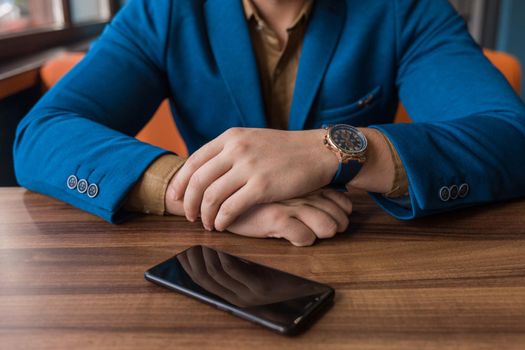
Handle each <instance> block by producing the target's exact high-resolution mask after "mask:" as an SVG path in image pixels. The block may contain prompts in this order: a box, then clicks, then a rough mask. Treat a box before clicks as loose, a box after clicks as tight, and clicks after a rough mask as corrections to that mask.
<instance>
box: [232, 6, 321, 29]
mask: <svg viewBox="0 0 525 350" xmlns="http://www.w3.org/2000/svg"><path fill="white" fill-rule="evenodd" d="M242 4H243V8H244V15H245V17H246V19H247V20H251V19H252V18H254V19H255V21H256V22H257V23H258V24H262V25H266V22H265V21H264V20H263V18H262V17H261V16H260V14H259V11H258V10H257V8H256V7H255V5H254V3H253V2H252V0H242ZM312 8H313V0H306V1H305V3H304V5H303V8H302V9H301V12H299V15H298V16H297V18H296V19H295V20H294V21H293V23H292V25H291V26H290V27H289V28H288V30H291V29H293V28H295V27H296V26H297V25H298V24H299V23H300V22H301V21H302V20H303V19H304V20H308V16H310V13H311V12H312Z"/></svg>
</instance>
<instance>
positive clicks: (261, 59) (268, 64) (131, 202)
mask: <svg viewBox="0 0 525 350" xmlns="http://www.w3.org/2000/svg"><path fill="white" fill-rule="evenodd" d="M242 3H243V7H244V13H245V15H246V20H247V21H248V28H249V31H250V37H251V40H252V46H253V49H254V52H255V57H256V59H257V64H258V69H259V76H260V80H261V85H262V89H261V90H262V93H263V98H264V106H265V112H266V116H267V118H268V125H269V126H270V127H271V128H273V129H287V128H288V116H289V114H290V107H291V104H292V99H293V92H294V89H295V82H296V77H297V70H298V67H299V58H300V56H301V49H302V43H303V38H304V34H305V31H306V27H307V22H308V17H309V15H310V12H311V11H312V6H313V0H306V1H305V4H304V6H303V8H302V9H301V12H300V13H299V16H298V17H297V18H296V20H295V21H294V22H293V23H292V25H291V26H290V27H289V28H288V29H287V31H288V40H287V42H286V43H285V44H284V45H282V44H281V43H280V42H279V39H278V36H277V34H276V33H275V31H274V30H273V29H272V28H270V27H269V26H268V25H267V24H266V22H265V21H264V19H263V18H262V17H261V16H260V14H259V12H258V11H257V8H256V7H255V5H254V4H253V3H252V1H251V0H242ZM383 136H384V135H383ZM384 137H385V140H386V142H387V144H388V145H389V148H390V151H391V154H392V159H393V161H394V164H395V179H394V184H393V186H392V190H391V191H390V192H389V193H387V194H385V195H386V196H387V197H392V198H394V197H399V196H402V195H404V194H405V193H406V192H407V191H408V181H407V176H406V173H405V170H404V167H403V164H402V163H401V160H400V158H399V156H398V154H397V152H396V150H395V148H394V146H393V145H392V143H391V142H390V140H388V138H387V137H386V136H384ZM319 143H320V145H321V144H322V140H320V141H319ZM183 163H184V159H183V158H180V157H178V156H175V155H165V156H162V157H160V158H159V159H157V160H156V161H155V162H153V164H152V165H151V166H150V167H149V168H148V169H147V170H146V172H145V173H144V175H143V176H142V177H141V179H140V180H139V182H138V183H137V184H136V185H135V187H134V188H133V190H132V191H131V192H130V194H129V196H128V200H127V201H126V204H125V208H126V209H127V210H131V211H138V212H144V213H148V214H156V215H163V214H164V213H165V203H164V200H165V193H166V189H167V187H168V184H169V181H170V180H171V178H172V177H173V175H174V174H175V173H176V172H177V170H178V169H179V168H180V167H181V166H182V165H183Z"/></svg>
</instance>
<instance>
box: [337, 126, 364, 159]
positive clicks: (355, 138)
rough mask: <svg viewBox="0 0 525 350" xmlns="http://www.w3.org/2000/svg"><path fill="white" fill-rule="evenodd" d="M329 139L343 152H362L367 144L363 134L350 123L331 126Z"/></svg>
mask: <svg viewBox="0 0 525 350" xmlns="http://www.w3.org/2000/svg"><path fill="white" fill-rule="evenodd" d="M330 139H331V140H332V142H333V143H334V145H335V146H336V147H337V148H339V149H340V150H341V151H343V152H345V153H352V154H359V153H363V152H364V151H365V150H366V146H367V141H366V138H365V135H363V133H362V132H360V131H359V130H357V129H356V128H354V127H353V126H350V125H343V124H341V125H335V126H333V127H332V129H331V131H330Z"/></svg>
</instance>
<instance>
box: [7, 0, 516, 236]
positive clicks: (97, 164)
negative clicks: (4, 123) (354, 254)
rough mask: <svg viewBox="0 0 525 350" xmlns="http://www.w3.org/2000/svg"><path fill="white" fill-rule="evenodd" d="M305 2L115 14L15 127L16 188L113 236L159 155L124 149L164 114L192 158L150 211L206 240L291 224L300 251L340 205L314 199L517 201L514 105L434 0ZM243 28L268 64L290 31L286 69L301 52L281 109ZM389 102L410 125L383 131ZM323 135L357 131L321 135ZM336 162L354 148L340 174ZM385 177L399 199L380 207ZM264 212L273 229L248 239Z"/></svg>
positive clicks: (194, 3)
mask: <svg viewBox="0 0 525 350" xmlns="http://www.w3.org/2000/svg"><path fill="white" fill-rule="evenodd" d="M307 2H308V0H302V1H301V0H297V1H271V2H270V1H262V0H251V1H249V3H250V4H251V6H254V9H252V10H253V11H255V12H256V13H255V14H251V15H250V12H249V11H248V10H247V6H248V5H247V2H246V1H244V2H242V1H241V0H227V1H224V0H132V1H131V2H130V3H129V4H128V5H126V7H125V8H124V9H123V10H122V11H121V13H120V14H119V15H118V16H117V18H116V19H115V20H114V21H113V22H112V23H111V24H110V25H109V26H108V27H107V28H106V30H105V32H104V34H103V35H102V36H101V38H100V39H99V40H98V42H97V43H96V44H95V45H94V46H93V47H92V49H91V50H90V51H89V52H88V54H87V56H86V58H85V59H84V60H83V61H82V62H81V63H80V64H79V65H78V66H77V67H76V68H75V69H73V71H72V72H70V73H69V74H68V75H67V76H66V77H65V78H64V79H62V80H61V81H60V82H59V83H58V84H57V85H56V86H55V87H54V88H53V89H52V90H51V91H50V92H49V93H48V94H46V95H45V96H44V97H43V98H42V100H41V101H40V102H39V103H38V104H37V105H36V106H35V107H34V108H33V110H32V111H31V112H30V113H29V115H28V116H27V117H26V118H25V119H24V120H23V121H22V122H21V123H20V125H19V128H18V133H17V140H16V143H15V149H14V155H15V170H16V174H17V178H18V180H19V182H20V184H21V185H23V186H25V187H27V188H29V189H32V190H35V191H39V192H42V193H45V194H48V195H51V196H54V197H56V198H59V199H62V200H64V201H66V202H69V203H71V204H73V205H75V206H77V207H79V208H82V209H84V210H87V211H89V212H91V213H94V214H97V215H99V216H101V217H102V218H104V219H106V220H109V221H112V222H117V221H120V220H123V219H125V218H126V217H128V214H129V206H127V204H126V203H127V201H129V197H130V193H131V196H138V197H140V196H141V195H144V193H146V192H148V190H147V188H148V187H147V186H145V187H143V186H141V185H140V184H141V183H142V182H143V181H145V178H147V177H148V175H147V174H148V172H150V171H152V172H153V174H158V173H155V171H158V169H157V167H158V168H159V169H161V168H163V167H162V166H159V164H160V163H159V160H160V159H161V158H163V157H166V156H167V154H168V153H169V152H167V151H166V150H163V149H159V148H156V147H154V146H151V145H148V144H144V143H141V142H139V141H138V140H136V139H134V138H133V135H135V134H136V133H137V132H138V131H139V130H140V129H141V128H142V126H143V125H144V124H145V123H146V122H147V120H148V118H150V116H151V115H152V114H153V112H154V111H155V109H156V108H157V106H158V105H159V104H160V102H161V101H162V100H163V99H164V98H166V97H168V98H170V102H171V107H172V110H173V112H174V116H175V120H176V123H177V126H178V128H179V130H180V131H181V134H182V135H183V137H184V139H185V141H186V144H187V146H188V149H189V151H190V153H192V156H191V157H190V158H189V159H188V160H187V162H186V163H185V164H184V165H183V166H182V168H181V170H180V171H178V172H177V170H178V169H179V167H180V166H181V162H179V163H178V165H177V166H175V165H173V166H171V167H168V168H169V169H167V170H162V171H163V172H162V173H163V174H165V178H163V179H162V180H161V183H162V184H163V186H164V187H162V188H163V189H165V191H163V192H162V194H161V196H156V198H155V201H157V202H159V201H160V202H162V205H163V211H164V210H165V211H166V212H171V213H174V214H185V215H186V216H187V217H188V219H190V220H195V218H196V217H197V216H198V215H201V217H202V220H203V223H204V225H205V227H206V228H207V229H213V228H216V229H219V230H224V229H230V230H231V231H234V232H238V233H241V234H248V235H253V236H261V235H262V236H279V235H280V234H283V232H284V231H286V230H284V228H286V227H288V226H286V225H292V224H291V223H292V222H293V225H292V226H294V230H295V231H294V230H292V231H294V232H295V235H294V236H293V237H288V236H287V237H285V238H288V239H289V240H290V241H292V243H294V244H297V245H306V244H311V243H312V242H313V240H315V238H316V237H319V238H325V237H328V236H331V235H332V234H333V233H335V231H334V230H335V228H334V229H331V230H328V231H326V230H323V228H322V227H324V226H326V225H324V224H325V223H327V222H329V221H330V220H328V221H327V220H325V219H326V216H329V217H331V221H330V222H331V223H332V225H331V226H333V227H336V226H337V230H339V231H340V230H342V229H344V228H345V227H346V225H348V222H347V221H346V222H345V221H344V220H343V219H341V218H340V214H341V212H345V213H347V214H348V213H349V212H350V210H351V209H350V208H351V206H350V205H349V203H348V202H345V201H344V200H343V199H342V197H341V195H340V194H338V193H334V192H332V191H329V190H327V191H325V192H323V193H324V194H323V195H319V192H315V191H317V190H319V189H320V188H324V187H325V186H327V185H329V184H330V183H332V184H335V185H341V184H346V185H349V186H353V187H357V188H360V189H364V190H367V191H369V192H371V195H372V197H373V198H374V199H375V200H376V201H377V202H378V204H379V205H381V206H382V207H383V208H384V209H385V210H386V211H388V212H389V213H390V214H391V215H394V216H395V217H397V218H400V219H412V218H415V217H419V216H423V215H428V214H434V213H440V212H444V211H448V210H452V209H456V208H460V207H465V206H471V205H476V204H481V203H487V202H491V201H498V200H505V199H510V198H514V197H518V196H522V195H524V194H525V177H524V176H523V175H522V174H523V173H525V162H524V161H523V155H522V152H523V151H524V150H525V106H524V105H523V103H522V102H521V101H520V99H519V98H518V97H517V96H516V95H515V93H514V92H513V91H512V89H511V88H510V86H509V85H508V83H507V82H506V80H505V79H504V77H503V76H502V75H501V74H500V73H499V72H498V71H497V70H496V69H495V68H494V67H493V66H492V65H491V64H490V63H489V62H488V61H487V60H486V59H485V58H484V56H483V55H482V53H481V51H480V49H479V48H478V47H477V45H476V44H475V43H474V42H473V41H472V39H471V37H470V36H469V35H468V33H467V31H466V29H465V25H464V22H463V20H462V19H461V18H460V17H459V16H458V15H457V14H456V13H455V12H454V10H453V9H452V8H451V7H450V5H449V4H448V2H447V1H446V0H377V1H359V0H333V1H328V0H326V1H324V0H317V1H314V2H313V4H310V5H308V4H307ZM305 6H310V8H309V10H308V11H307V12H305V11H304V8H305ZM243 10H244V11H243ZM254 16H255V17H256V22H254V23H256V26H255V27H254V28H258V29H257V30H262V29H264V27H265V26H267V27H270V28H271V29H272V30H273V33H274V34H275V39H276V40H277V42H278V43H280V44H281V46H282V47H286V45H287V44H286V42H287V41H288V40H289V41H290V42H292V41H293V40H292V32H293V31H292V30H293V28H295V27H296V25H297V24H298V23H304V32H302V33H300V34H299V35H298V38H299V39H298V41H296V44H297V43H298V44H297V48H298V49H297V50H298V51H291V52H292V53H291V54H290V55H292V56H293V55H294V54H293V52H295V53H296V54H297V52H299V53H300V59H299V55H298V54H297V56H296V57H297V61H298V68H297V71H296V72H295V71H294V70H293V69H291V68H290V67H294V66H293V64H292V65H291V66H289V67H288V69H289V71H288V73H290V72H292V73H294V74H295V75H294V81H293V82H294V85H295V88H294V89H293V90H291V91H292V92H293V96H291V97H290V99H289V100H286V98H283V101H284V102H282V104H281V105H279V104H276V103H275V101H276V100H279V99H280V98H281V97H283V96H286V93H283V94H277V93H275V92H274V91H273V90H272V88H273V87H275V86H270V87H268V86H266V85H265V84H264V82H265V79H264V74H263V72H264V69H263V68H262V67H263V66H264V64H263V63H262V62H261V59H260V58H261V57H262V56H261V55H260V54H259V53H258V52H257V51H258V50H257V49H256V48H257V45H256V43H255V42H254V40H256V39H254V38H255V37H256V35H257V34H256V33H255V31H254V30H252V28H251V27H250V20H251V19H253V18H254ZM298 16H299V17H298ZM254 33H255V34H254ZM263 46H264V45H263ZM268 47H269V46H268ZM254 48H255V50H254ZM286 52H287V51H286V49H284V50H283V51H282V54H283V57H284V56H286ZM264 57H271V56H264ZM281 58H282V57H281ZM281 58H279V59H281ZM292 61H293V60H292ZM278 62H279V61H278ZM274 68H275V67H274ZM278 68H279V67H278ZM283 68H284V69H286V67H283ZM278 71H279V70H278V69H276V70H275V71H273V73H275V74H277V73H278ZM292 73H290V74H292ZM292 75H293V74H292ZM273 77H275V76H273ZM271 84H272V82H271V79H270V85H271ZM282 86H286V84H284V85H282ZM268 91H270V92H268ZM283 91H290V90H286V89H284V90H283ZM268 96H270V97H268ZM399 99H401V100H402V101H403V103H404V105H405V107H406V108H407V110H408V112H409V113H410V115H411V117H412V118H413V120H414V123H411V124H391V122H392V120H393V117H394V114H395V110H396V107H397V105H398V102H399ZM269 101H270V102H269ZM272 101H273V102H272ZM287 101H288V102H289V104H290V108H289V110H287V109H286V108H280V107H283V104H286V102H287ZM272 103H273V104H272ZM269 106H270V107H271V108H270V107H269ZM273 107H275V108H276V109H275V110H276V111H279V110H286V111H287V112H288V113H286V116H285V118H286V123H285V125H286V127H287V129H288V130H275V129H270V128H269V127H275V125H276V124H275V123H273V122H272V118H274V114H276V115H278V114H279V112H275V113H273V111H274V109H273ZM281 121H282V120H281ZM328 124H337V125H340V127H342V129H340V130H343V129H344V128H345V125H352V126H355V127H358V129H354V128H346V129H344V130H346V131H344V132H346V133H344V132H343V131H342V132H343V133H342V134H335V133H334V134H332V133H330V130H332V131H333V129H330V130H329V131H328V132H327V131H326V130H323V129H322V127H323V126H324V125H328ZM341 125H342V126H341ZM338 138H339V143H337V142H336V143H334V142H333V141H334V140H335V141H337V140H338ZM323 139H324V140H325V141H326V142H324V143H323ZM342 142H343V143H342ZM344 142H346V143H344ZM327 144H328V145H329V146H330V147H327ZM366 144H367V147H365V146H366ZM345 145H346V146H348V145H349V147H350V148H354V151H356V150H357V149H358V148H359V147H361V149H360V150H359V152H361V153H360V154H358V155H357V156H356V157H354V158H352V159H351V160H350V161H349V162H348V163H346V159H345V157H346V156H348V154H346V153H348V152H350V153H351V151H352V149H350V150H348V149H346V150H345V149H344V147H346V146H345ZM358 146H359V147H358ZM341 147H342V148H341ZM345 152H346V153H345ZM171 157H174V156H171ZM365 159H366V160H365ZM163 162H164V164H166V162H165V161H163ZM396 165H397V167H396ZM399 165H400V166H399ZM155 169H157V170H155ZM174 174H175V175H174ZM153 177H155V176H153ZM400 178H406V180H407V188H406V191H402V192H406V193H401V195H400V196H399V194H398V195H397V196H395V198H392V196H390V195H389V193H391V192H392V190H393V189H394V190H395V189H396V186H398V187H399V184H397V182H398V181H400ZM397 189H398V188H397ZM312 192H313V193H314V194H310V193H312ZM394 192H395V191H394ZM385 194H386V195H385ZM301 196H302V199H301ZM146 197H147V195H146ZM294 198H299V199H294ZM150 199H151V198H150ZM327 199H330V200H329V201H330V203H328V202H327ZM290 200H291V201H292V202H290ZM294 200H295V201H296V202H293V201H294ZM319 203H322V204H319ZM272 205H274V206H273V207H272ZM275 205H278V206H277V207H275ZM164 206H165V207H164ZM297 206H298V207H300V210H304V211H302V212H301V215H299V214H297V213H296V212H294V211H293V210H290V209H289V208H290V207H297ZM311 207H316V208H317V209H318V211H317V212H316V213H312V212H311V211H308V210H309V209H308V208H311ZM145 208H146V206H144V208H143V209H145ZM268 208H270V209H272V208H273V209H272V213H275V211H276V210H275V208H277V209H279V210H283V211H284V212H285V213H287V214H286V215H288V216H286V215H285V216H286V219H287V220H278V221H279V222H282V223H284V222H286V224H283V225H284V226H280V227H278V228H277V229H276V228H275V227H273V228H271V229H269V228H265V227H264V226H265V225H266V223H267V222H268V220H265V219H266V218H268V217H273V214H272V215H270V214H268ZM286 208H288V209H286ZM287 210H288V211H287ZM144 211H148V210H144ZM320 212H323V213H324V214H323V215H325V216H324V219H323V217H321V216H320V214H319V213H320ZM327 213H328V214H327ZM334 213H335V214H334ZM310 214H311V215H310ZM294 217H295V218H294ZM312 217H314V218H316V219H315V220H313V219H312ZM296 218H298V219H299V220H298V221H297V219H296ZM291 219H294V220H295V221H293V220H292V221H291ZM313 221H315V222H313ZM248 222H250V223H252V224H253V223H257V224H258V225H259V226H258V227H257V229H258V230H259V232H251V231H249V229H248V227H250V225H245V224H246V223H248ZM261 223H262V224H261ZM243 225H244V226H243ZM300 225H303V226H301V227H299V226H300ZM329 226H330V225H329ZM246 230H248V231H246Z"/></svg>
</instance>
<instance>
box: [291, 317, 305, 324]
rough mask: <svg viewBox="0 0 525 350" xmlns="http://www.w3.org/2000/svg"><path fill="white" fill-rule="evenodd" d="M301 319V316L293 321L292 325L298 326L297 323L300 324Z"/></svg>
mask: <svg viewBox="0 0 525 350" xmlns="http://www.w3.org/2000/svg"><path fill="white" fill-rule="evenodd" d="M302 319H303V316H299V317H297V318H296V319H295V320H294V321H293V323H294V324H299V322H301V320H302Z"/></svg>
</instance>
